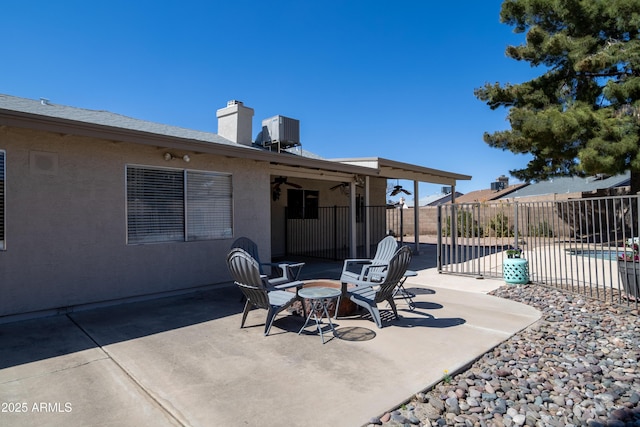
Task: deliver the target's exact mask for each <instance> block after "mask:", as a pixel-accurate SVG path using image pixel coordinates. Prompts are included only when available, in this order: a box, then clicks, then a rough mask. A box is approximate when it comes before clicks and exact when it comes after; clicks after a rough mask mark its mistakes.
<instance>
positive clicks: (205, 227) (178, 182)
mask: <svg viewBox="0 0 640 427" xmlns="http://www.w3.org/2000/svg"><path fill="white" fill-rule="evenodd" d="M232 206H233V204H232V187H231V175H229V174H220V173H215V172H200V171H186V170H176V169H158V168H149V167H142V166H127V242H128V243H132V244H135V243H157V242H176V241H191V240H206V239H217V238H226V237H231V236H232V234H233V233H232V226H233V221H232V220H233V215H232Z"/></svg>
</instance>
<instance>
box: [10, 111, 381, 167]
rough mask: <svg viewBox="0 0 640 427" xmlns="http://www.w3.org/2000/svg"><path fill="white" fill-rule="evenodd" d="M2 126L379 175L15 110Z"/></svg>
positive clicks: (284, 155) (249, 149) (317, 161)
mask: <svg viewBox="0 0 640 427" xmlns="http://www.w3.org/2000/svg"><path fill="white" fill-rule="evenodd" d="M0 126H12V127H18V128H25V129H33V130H39V131H45V132H55V133H60V134H64V135H78V136H85V137H92V138H100V139H106V140H111V141H118V142H128V143H133V144H144V145H153V146H158V147H163V148H168V149H183V150H189V151H193V152H196V153H204V154H215V155H221V156H226V157H233V158H243V159H250V160H256V161H262V162H268V163H271V164H281V165H287V166H296V167H303V168H310V169H318V170H329V171H335V172H342V173H349V174H359V175H367V176H379V172H378V170H376V169H372V168H369V167H365V166H359V165H350V164H346V163H339V162H335V161H331V160H323V159H312V158H308V157H301V156H296V155H292V154H288V153H275V152H271V151H264V150H260V149H258V148H253V147H247V146H243V145H238V144H235V143H233V142H231V141H229V144H228V145H227V144H220V143H216V142H209V141H201V140H194V139H188V138H181V137H177V136H171V135H162V134H157V133H152V132H144V131H139V130H133V129H126V128H119V127H114V126H107V125H101V124H95V123H88V122H82V121H77V120H70V119H64V118H59V117H50V116H42V115H38V114H32V113H25V112H20V111H14V110H6V109H0Z"/></svg>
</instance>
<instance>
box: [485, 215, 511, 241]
mask: <svg viewBox="0 0 640 427" xmlns="http://www.w3.org/2000/svg"><path fill="white" fill-rule="evenodd" d="M489 232H490V233H491V234H492V235H493V236H495V237H513V225H511V224H510V221H509V217H508V216H507V215H506V214H505V213H504V212H498V213H497V214H496V216H494V217H493V218H491V219H490V220H489Z"/></svg>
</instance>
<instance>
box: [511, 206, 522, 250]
mask: <svg viewBox="0 0 640 427" xmlns="http://www.w3.org/2000/svg"><path fill="white" fill-rule="evenodd" d="M513 210H514V213H513V218H514V222H515V224H514V225H513V235H514V238H515V242H514V245H513V248H514V249H518V248H519V246H518V241H519V240H520V239H518V202H513Z"/></svg>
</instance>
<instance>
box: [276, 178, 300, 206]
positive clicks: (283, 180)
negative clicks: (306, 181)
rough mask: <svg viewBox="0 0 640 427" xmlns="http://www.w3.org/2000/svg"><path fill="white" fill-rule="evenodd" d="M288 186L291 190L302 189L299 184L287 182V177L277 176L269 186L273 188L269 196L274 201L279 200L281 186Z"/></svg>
mask: <svg viewBox="0 0 640 427" xmlns="http://www.w3.org/2000/svg"><path fill="white" fill-rule="evenodd" d="M283 184H284V185H289V186H291V187H293V188H302V185H299V184H295V183H293V182H287V177H286V176H279V177H277V178H275V179H274V180H273V182H272V183H271V185H272V186H273V187H272V189H271V196H272V198H273V200H274V201H276V200H278V199H279V198H280V193H281V192H282V189H281V188H280V186H281V185H283Z"/></svg>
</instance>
